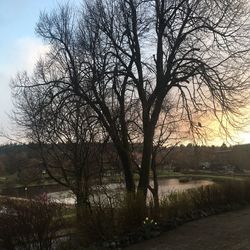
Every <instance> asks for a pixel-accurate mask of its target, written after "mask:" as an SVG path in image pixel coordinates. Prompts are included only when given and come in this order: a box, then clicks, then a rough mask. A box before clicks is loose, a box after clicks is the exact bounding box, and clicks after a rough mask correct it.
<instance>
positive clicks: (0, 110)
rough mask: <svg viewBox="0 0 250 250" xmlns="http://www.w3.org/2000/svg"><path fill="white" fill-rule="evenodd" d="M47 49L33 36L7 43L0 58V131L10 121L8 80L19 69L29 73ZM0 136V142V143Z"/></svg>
mask: <svg viewBox="0 0 250 250" xmlns="http://www.w3.org/2000/svg"><path fill="white" fill-rule="evenodd" d="M48 51H49V46H48V45H45V44H43V43H42V42H41V41H40V40H38V39H37V38H33V37H24V38H20V39H18V40H16V41H14V42H13V43H12V44H10V45H9V49H8V51H5V53H4V55H3V56H2V57H1V59H0V133H1V130H3V129H4V130H5V131H7V130H8V127H11V122H10V120H9V118H8V115H7V114H8V113H10V112H11V110H12V108H13V105H12V100H11V90H10V86H9V85H10V81H11V79H12V78H13V77H15V75H16V74H17V73H18V72H20V71H24V70H26V71H28V72H29V73H31V72H32V71H33V69H34V66H35V63H36V61H37V60H38V59H39V58H40V57H41V56H43V55H44V54H45V53H47V52H48ZM1 141H2V140H1V138H0V143H1Z"/></svg>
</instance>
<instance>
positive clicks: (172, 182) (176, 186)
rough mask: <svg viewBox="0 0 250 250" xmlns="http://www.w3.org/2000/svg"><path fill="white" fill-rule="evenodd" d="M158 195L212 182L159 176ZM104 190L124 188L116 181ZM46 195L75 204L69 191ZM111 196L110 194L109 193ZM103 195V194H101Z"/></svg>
mask: <svg viewBox="0 0 250 250" xmlns="http://www.w3.org/2000/svg"><path fill="white" fill-rule="evenodd" d="M158 182H159V196H160V197H163V196H165V195H168V194H170V193H171V192H182V191H185V190H187V189H191V188H198V187H201V186H208V185H212V184H214V182H213V181H211V180H189V181H188V182H180V181H179V179H178V178H171V179H169V178H159V181H158ZM104 189H105V191H107V190H108V192H109V194H114V195H115V194H117V193H118V192H121V191H122V190H124V186H123V185H122V184H118V183H112V184H108V185H105V187H104ZM102 190H103V187H99V188H98V191H100V192H102ZM48 196H49V197H50V198H51V199H52V200H54V201H57V202H60V203H65V204H75V196H74V195H73V193H72V192H71V191H60V192H52V193H49V194H48ZM111 196H112V195H111ZM103 197H104V196H103Z"/></svg>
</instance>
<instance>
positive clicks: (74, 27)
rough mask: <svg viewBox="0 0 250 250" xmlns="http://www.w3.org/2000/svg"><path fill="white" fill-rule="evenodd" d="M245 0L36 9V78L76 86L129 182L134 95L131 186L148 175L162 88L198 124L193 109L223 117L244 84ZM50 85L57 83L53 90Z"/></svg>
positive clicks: (61, 89) (159, 0) (130, 1)
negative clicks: (40, 49) (135, 164)
mask: <svg viewBox="0 0 250 250" xmlns="http://www.w3.org/2000/svg"><path fill="white" fill-rule="evenodd" d="M249 13H250V12H249V6H248V3H247V1H245V0H228V1H222V0H219V1H217V0H216V1H215V0H208V1H207V0H192V1H191V0H117V1H112V0H94V1H91V2H90V1H86V2H85V5H84V6H83V8H82V12H81V13H79V12H72V10H71V9H70V8H69V7H68V6H66V7H60V8H59V10H58V11H55V12H53V13H51V14H46V13H44V14H42V15H41V18H40V21H39V23H38V25H37V32H38V34H39V35H40V36H41V37H42V38H44V39H45V41H46V42H48V43H49V44H50V45H51V53H50V55H48V57H49V61H48V62H46V63H45V65H44V68H45V69H46V72H47V73H46V74H45V75H44V76H43V78H42V82H41V83H39V84H41V85H43V86H47V87H48V86H49V88H51V90H52V94H53V95H55V96H57V95H61V94H63V93H65V92H67V93H71V94H72V95H75V96H78V97H79V98H80V100H81V101H84V102H86V103H87V104H88V105H89V106H90V107H91V108H92V110H93V111H94V112H95V114H96V116H97V117H98V120H99V121H100V122H101V123H102V125H103V127H104V128H105V129H106V131H107V133H108V134H109V135H110V137H111V139H112V141H113V143H114V145H115V147H116V149H117V152H118V154H119V157H120V159H121V162H122V165H123V170H124V175H125V182H126V187H127V190H128V191H129V192H132V193H134V192H135V184H134V180H133V170H132V159H131V143H130V139H131V137H130V135H131V134H133V133H134V132H131V131H132V128H133V126H134V122H133V121H134V118H135V116H134V114H133V115H132V116H131V114H132V112H131V110H134V109H132V108H131V107H134V106H135V105H137V107H138V114H137V115H138V117H140V118H141V122H142V123H141V127H142V131H143V140H142V141H143V143H142V144H143V150H142V160H141V164H140V165H141V168H140V173H139V174H140V179H139V184H138V193H139V194H142V195H143V196H144V200H146V194H147V190H148V185H149V171H150V167H151V163H152V156H153V150H154V148H153V138H154V135H155V132H156V129H157V123H158V121H159V117H160V114H161V111H162V106H163V102H164V100H165V98H166V96H168V95H170V94H171V95H172V96H175V98H174V100H175V107H177V108H181V109H182V115H183V116H185V117H188V120H189V124H190V129H191V131H193V132H196V131H199V130H200V129H201V128H202V126H200V123H198V122H197V121H195V119H194V117H195V116H196V115H197V114H207V113H213V114H214V116H215V117H216V118H217V119H218V120H219V122H221V125H222V126H223V119H226V120H228V121H230V118H231V117H232V114H238V111H239V108H240V107H241V106H242V105H244V102H243V101H244V98H245V97H246V95H247V94H248V93H247V87H248V75H247V74H246V72H247V70H248V66H249V61H248V56H249V42H248V41H249ZM54 89H55V90H54Z"/></svg>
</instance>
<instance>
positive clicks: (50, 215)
mask: <svg viewBox="0 0 250 250" xmlns="http://www.w3.org/2000/svg"><path fill="white" fill-rule="evenodd" d="M0 211H1V213H0V232H1V234H0V241H1V249H6V250H14V249H20V250H31V249H32V250H34V249H37V250H50V249H52V243H53V241H54V240H55V238H56V236H57V232H58V231H59V230H60V229H62V226H63V216H62V205H60V204H57V203H54V202H50V201H49V200H47V199H46V198H45V197H39V198H37V199H33V200H29V201H26V200H21V199H18V200H17V199H11V198H5V199H2V200H1V201H0Z"/></svg>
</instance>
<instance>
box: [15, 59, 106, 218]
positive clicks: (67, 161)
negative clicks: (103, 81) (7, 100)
mask: <svg viewBox="0 0 250 250" xmlns="http://www.w3.org/2000/svg"><path fill="white" fill-rule="evenodd" d="M37 70H38V71H37V72H36V73H35V74H34V76H33V77H28V76H27V74H25V73H24V74H22V75H19V76H18V77H17V78H16V79H15V80H14V81H13V84H12V87H13V92H15V95H16V99H15V100H16V102H15V104H16V111H15V113H14V119H15V121H16V122H17V123H18V124H19V125H21V126H22V127H24V128H25V129H26V135H27V137H28V138H29V139H30V140H31V141H32V142H34V143H37V144H38V145H39V150H40V156H41V159H42V162H43V166H44V168H45V169H46V170H47V173H48V174H49V176H50V177H51V178H52V179H53V180H55V181H56V182H57V183H59V184H61V185H63V186H65V187H67V188H69V189H70V190H72V192H73V193H74V194H75V196H76V206H77V208H78V209H77V211H78V215H79V216H80V215H81V213H82V209H83V208H86V207H90V201H89V197H90V193H91V187H92V186H93V184H94V181H96V180H97V178H98V177H99V172H100V168H101V166H100V164H101V146H102V145H101V141H102V138H103V136H104V134H103V133H102V128H101V127H100V126H99V124H97V120H96V119H95V117H94V116H93V113H92V112H91V110H90V109H89V107H88V106H87V105H86V104H84V103H82V102H81V101H79V98H78V97H77V96H70V95H68V93H66V92H64V95H54V94H53V93H52V91H54V90H55V89H53V90H51V89H50V87H49V86H47V85H46V86H43V85H40V84H39V82H40V81H41V78H40V77H41V75H43V74H44V71H43V67H42V62H40V63H39V64H38V65H37ZM20 86H22V87H20ZM31 86H32V87H31Z"/></svg>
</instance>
